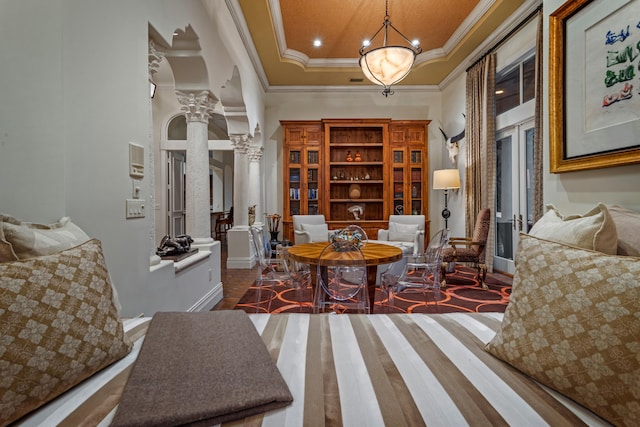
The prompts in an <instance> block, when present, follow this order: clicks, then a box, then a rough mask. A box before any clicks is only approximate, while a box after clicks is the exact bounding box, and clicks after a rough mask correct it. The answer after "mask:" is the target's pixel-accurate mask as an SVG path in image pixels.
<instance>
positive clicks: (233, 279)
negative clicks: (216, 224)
mask: <svg viewBox="0 0 640 427" xmlns="http://www.w3.org/2000/svg"><path fill="white" fill-rule="evenodd" d="M220 246H221V247H220V263H221V264H222V268H221V277H222V289H223V296H222V301H220V302H219V303H218V304H216V306H215V307H213V309H212V310H233V308H234V307H235V306H236V304H237V303H238V301H240V298H242V296H243V295H244V294H245V292H247V289H249V286H251V285H252V284H253V282H255V280H256V276H257V275H258V267H257V266H256V267H254V268H253V269H252V270H236V269H232V270H227V253H228V251H227V242H226V241H224V240H223V241H222V242H221V245H220Z"/></svg>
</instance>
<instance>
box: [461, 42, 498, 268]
mask: <svg viewBox="0 0 640 427" xmlns="http://www.w3.org/2000/svg"><path fill="white" fill-rule="evenodd" d="M495 68H496V61H495V53H490V54H488V55H486V56H485V57H484V58H482V59H481V60H480V61H479V62H478V63H477V64H475V65H474V66H473V67H471V68H470V69H469V70H468V71H467V80H466V97H467V98H466V108H465V109H466V115H467V119H466V125H465V135H466V138H467V153H466V162H467V165H466V166H467V167H466V184H465V191H466V209H465V222H466V233H467V236H471V235H473V228H474V226H475V223H476V216H477V215H478V213H479V212H480V209H482V208H484V207H488V208H490V209H491V223H490V228H489V236H488V237H487V246H486V250H485V254H486V255H485V263H486V265H487V268H488V269H489V271H493V252H494V246H495V244H494V241H495V237H494V236H495V193H496V159H495V154H496V153H495V133H496V132H495V116H496V115H495V74H496V70H495Z"/></svg>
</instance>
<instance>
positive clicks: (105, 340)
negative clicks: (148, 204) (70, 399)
mask: <svg viewBox="0 0 640 427" xmlns="http://www.w3.org/2000/svg"><path fill="white" fill-rule="evenodd" d="M131 347H132V344H131V341H130V340H129V339H128V338H127V337H126V335H125V334H124V331H123V325H122V322H121V320H120V318H119V317H118V312H117V310H116V308H115V307H114V305H113V301H112V295H111V284H110V283H109V275H108V273H107V267H106V264H105V261H104V257H103V255H102V247H101V245H100V242H99V241H97V240H90V241H88V242H86V243H83V244H82V245H80V246H77V247H75V248H71V249H67V250H65V251H62V252H59V253H57V254H54V255H45V256H42V257H37V258H31V259H27V260H18V261H12V262H7V263H2V264H0V402H2V403H1V404H0V425H5V424H8V423H11V422H12V421H14V420H16V419H18V418H20V417H21V416H23V415H24V414H26V413H28V412H30V411H32V410H34V409H36V408H38V407H39V406H41V405H43V404H44V403H46V402H48V401H50V400H51V399H53V398H55V397H56V396H58V395H60V394H61V393H63V392H64V391H66V390H68V389H70V388H71V387H73V386H74V385H76V384H78V383H80V382H81V381H83V380H84V379H86V378H88V377H89V376H91V375H93V374H94V373H95V372H97V371H99V370H101V369H103V368H105V367H106V366H108V365H110V364H111V363H113V362H115V361H117V360H119V359H121V358H122V357H124V356H125V355H126V354H127V353H129V351H130V350H131Z"/></svg>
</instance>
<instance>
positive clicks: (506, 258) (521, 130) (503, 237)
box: [493, 120, 534, 274]
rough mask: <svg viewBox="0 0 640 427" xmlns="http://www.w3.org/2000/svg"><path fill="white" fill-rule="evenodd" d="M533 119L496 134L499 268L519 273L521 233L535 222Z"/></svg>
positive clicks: (494, 261) (496, 228)
mask: <svg viewBox="0 0 640 427" xmlns="http://www.w3.org/2000/svg"><path fill="white" fill-rule="evenodd" d="M533 126H534V122H533V120H528V121H526V122H523V123H521V124H518V125H514V126H510V127H508V128H506V129H502V130H501V131H499V132H498V133H497V137H496V206H495V215H496V218H495V239H496V241H495V254H494V260H493V265H494V268H495V269H496V270H499V271H504V272H507V273H511V274H513V273H515V266H514V262H513V260H514V255H515V252H516V249H517V247H518V240H519V233H520V232H525V233H527V232H528V231H529V230H530V229H531V226H532V225H533V208H532V207H533V129H534V128H533Z"/></svg>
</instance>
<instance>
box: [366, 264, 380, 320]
mask: <svg viewBox="0 0 640 427" xmlns="http://www.w3.org/2000/svg"><path fill="white" fill-rule="evenodd" d="M377 276H378V266H377V265H368V266H367V291H368V292H369V309H370V310H371V313H373V303H374V301H375V300H376V279H377V278H378V277H377Z"/></svg>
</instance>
